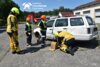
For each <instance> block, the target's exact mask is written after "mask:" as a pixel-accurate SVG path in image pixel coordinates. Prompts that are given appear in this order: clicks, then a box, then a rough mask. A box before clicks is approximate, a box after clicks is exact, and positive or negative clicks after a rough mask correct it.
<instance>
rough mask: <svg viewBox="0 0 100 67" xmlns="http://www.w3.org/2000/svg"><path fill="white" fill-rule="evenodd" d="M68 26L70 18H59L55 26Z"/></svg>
mask: <svg viewBox="0 0 100 67" xmlns="http://www.w3.org/2000/svg"><path fill="white" fill-rule="evenodd" d="M60 26H68V19H57V21H56V24H55V27H60Z"/></svg>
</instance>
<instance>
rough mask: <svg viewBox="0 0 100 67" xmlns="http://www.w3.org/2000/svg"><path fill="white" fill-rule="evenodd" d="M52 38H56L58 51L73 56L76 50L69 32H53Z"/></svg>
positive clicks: (73, 39)
mask: <svg viewBox="0 0 100 67" xmlns="http://www.w3.org/2000/svg"><path fill="white" fill-rule="evenodd" d="M54 36H55V37H56V38H57V42H58V44H59V46H60V50H61V51H63V52H67V53H70V54H71V55H74V52H75V51H76V50H77V49H78V47H77V45H76V41H75V38H74V36H73V35H72V34H71V33H69V32H60V33H58V32H54Z"/></svg>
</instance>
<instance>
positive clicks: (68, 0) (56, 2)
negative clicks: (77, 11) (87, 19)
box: [13, 0, 94, 12]
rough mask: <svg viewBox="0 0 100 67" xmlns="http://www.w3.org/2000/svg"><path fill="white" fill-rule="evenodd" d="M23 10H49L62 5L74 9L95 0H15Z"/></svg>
mask: <svg viewBox="0 0 100 67" xmlns="http://www.w3.org/2000/svg"><path fill="white" fill-rule="evenodd" d="M13 1H14V2H15V3H17V4H18V5H19V7H20V9H21V10H22V11H30V12H31V11H34V12H38V11H48V10H53V9H57V8H59V7H60V6H64V7H65V8H70V9H74V8H75V7H77V6H79V5H82V4H86V3H88V2H91V1H94V0H13Z"/></svg>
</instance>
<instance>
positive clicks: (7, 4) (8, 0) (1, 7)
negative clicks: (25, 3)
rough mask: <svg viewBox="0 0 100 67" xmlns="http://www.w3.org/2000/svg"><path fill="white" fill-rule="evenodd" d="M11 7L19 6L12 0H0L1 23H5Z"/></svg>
mask: <svg viewBox="0 0 100 67" xmlns="http://www.w3.org/2000/svg"><path fill="white" fill-rule="evenodd" d="M12 7H18V8H19V6H18V5H17V4H16V3H14V2H13V1H12V0H0V19H2V20H3V22H2V24H5V23H6V19H7V16H8V14H9V12H10V10H11V8H12Z"/></svg>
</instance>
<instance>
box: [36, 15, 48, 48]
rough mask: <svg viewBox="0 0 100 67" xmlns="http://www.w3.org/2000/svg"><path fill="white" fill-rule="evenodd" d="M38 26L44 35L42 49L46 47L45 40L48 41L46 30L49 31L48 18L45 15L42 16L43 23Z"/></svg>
mask: <svg viewBox="0 0 100 67" xmlns="http://www.w3.org/2000/svg"><path fill="white" fill-rule="evenodd" d="M38 26H39V27H40V29H41V33H42V37H41V38H42V45H41V46H42V47H45V39H46V29H47V26H46V16H45V15H42V16H41V21H40V23H39V24H38Z"/></svg>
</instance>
